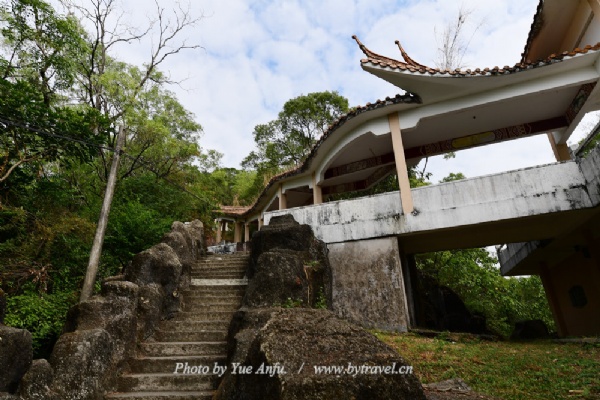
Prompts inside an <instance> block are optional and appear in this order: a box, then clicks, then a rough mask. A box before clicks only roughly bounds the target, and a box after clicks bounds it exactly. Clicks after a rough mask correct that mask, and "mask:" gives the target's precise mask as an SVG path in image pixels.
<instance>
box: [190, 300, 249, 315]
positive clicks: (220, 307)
mask: <svg viewBox="0 0 600 400" xmlns="http://www.w3.org/2000/svg"><path fill="white" fill-rule="evenodd" d="M238 308H240V302H239V301H236V302H235V303H230V304H223V303H218V304H213V303H205V302H202V301H198V302H192V303H189V302H186V303H185V305H184V306H183V309H182V311H183V312H192V313H193V312H199V313H203V312H213V311H236V310H237V309H238Z"/></svg>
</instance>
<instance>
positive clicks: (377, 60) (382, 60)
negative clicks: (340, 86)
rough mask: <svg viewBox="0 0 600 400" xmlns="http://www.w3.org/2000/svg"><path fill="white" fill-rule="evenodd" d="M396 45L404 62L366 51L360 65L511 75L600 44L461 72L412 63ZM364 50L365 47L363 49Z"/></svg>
mask: <svg viewBox="0 0 600 400" xmlns="http://www.w3.org/2000/svg"><path fill="white" fill-rule="evenodd" d="M396 44H398V46H399V47H400V52H401V53H402V57H403V58H404V59H405V60H406V62H402V61H394V60H393V59H391V58H388V57H384V56H380V55H378V54H376V53H373V52H371V51H370V50H368V49H367V50H368V53H367V52H365V54H366V55H367V57H368V58H367V59H363V60H361V63H362V64H366V63H371V64H375V65H379V66H380V67H388V68H391V69H400V70H403V71H409V72H411V73H421V74H425V73H429V74H430V75H437V74H441V75H446V74H448V75H452V76H474V75H479V76H486V75H498V74H511V73H515V72H519V71H522V70H527V69H531V68H536V67H539V66H542V65H549V64H552V63H555V62H558V61H562V60H563V59H564V58H565V57H575V56H577V55H580V54H586V53H587V52H589V51H598V50H600V42H598V43H596V44H595V45H593V46H592V45H587V46H585V47H583V48H580V47H576V48H575V49H573V50H571V51H563V52H562V53H559V54H551V55H550V56H548V57H546V58H541V59H539V60H536V61H529V62H518V63H516V64H515V65H514V66H512V67H511V66H508V65H505V66H504V67H502V68H501V67H498V66H495V67H493V68H483V69H482V68H476V69H474V70H471V69H466V70H463V69H460V68H456V69H454V70H451V69H439V68H432V67H427V66H425V65H422V64H419V63H417V62H416V61H414V60H413V59H412V58H410V57H409V56H408V54H406V52H405V51H404V49H403V48H402V46H400V42H399V41H396ZM361 45H362V43H361ZM363 46H364V45H363ZM365 49H366V47H365ZM363 52H364V50H363ZM369 54H374V55H375V56H374V57H373V56H369Z"/></svg>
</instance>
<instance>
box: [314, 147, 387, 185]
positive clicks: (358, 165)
mask: <svg viewBox="0 0 600 400" xmlns="http://www.w3.org/2000/svg"><path fill="white" fill-rule="evenodd" d="M393 163H395V158H394V153H393V152H392V153H387V154H383V155H380V156H376V157H371V158H365V159H362V160H359V161H354V162H351V163H348V164H344V165H339V166H337V167H332V168H329V169H328V170H327V171H325V179H330V178H335V177H336V176H342V175H348V174H353V173H355V172H359V171H364V170H365V169H370V168H374V167H379V166H381V165H389V164H393Z"/></svg>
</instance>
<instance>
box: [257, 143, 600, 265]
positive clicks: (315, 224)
mask: <svg viewBox="0 0 600 400" xmlns="http://www.w3.org/2000/svg"><path fill="white" fill-rule="evenodd" d="M598 151H600V150H598ZM580 164H581V165H583V163H582V162H565V163H560V164H551V165H545V166H539V167H534V168H527V169H522V170H517V171H511V172H505V173H500V174H495V175H488V176H482V177H477V178H472V179H465V180H460V181H454V182H448V183H443V184H438V185H431V186H426V187H420V188H416V189H413V190H412V194H413V200H414V206H415V211H414V212H413V213H412V214H408V215H405V214H403V213H402V212H401V204H400V195H399V193H398V192H391V193H385V194H381V195H376V196H370V197H364V198H359V199H354V200H346V201H338V202H330V203H325V204H321V205H317V206H307V207H299V208H293V209H287V210H280V211H272V212H269V213H265V223H268V222H269V220H270V218H272V217H274V216H278V215H284V214H290V215H292V216H293V217H294V219H295V220H296V221H298V222H299V223H301V224H308V225H310V226H311V227H312V228H313V230H314V232H315V236H316V237H317V238H319V239H321V240H323V241H325V242H326V243H328V244H330V243H342V242H347V241H352V240H363V239H369V238H377V237H385V236H399V237H400V238H401V241H402V246H403V250H404V251H405V252H407V253H416V252H425V251H434V250H440V249H448V248H457V247H475V246H482V245H489V244H497V243H506V242H515V241H527V240H533V239H539V238H541V237H551V236H552V235H554V234H556V233H558V232H559V231H560V229H561V228H562V222H563V221H568V220H571V219H572V216H571V215H570V214H569V213H573V212H577V210H586V209H589V208H592V207H595V206H597V205H598V204H599V201H600V196H599V195H598V192H599V190H600V189H599V188H598V186H599V185H598V179H600V178H598V175H600V174H599V172H598V169H596V170H595V171H593V168H597V166H596V164H600V161H597V160H596V159H595V158H594V159H593V160H589V161H588V160H587V159H586V164H585V168H584V167H583V166H582V167H581V168H580ZM558 218H563V219H562V220H559V219H558Z"/></svg>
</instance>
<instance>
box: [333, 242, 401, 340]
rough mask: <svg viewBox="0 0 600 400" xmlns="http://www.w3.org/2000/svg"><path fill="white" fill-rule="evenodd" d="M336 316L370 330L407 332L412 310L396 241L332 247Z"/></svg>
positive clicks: (341, 244) (355, 243)
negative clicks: (407, 296)
mask: <svg viewBox="0 0 600 400" xmlns="http://www.w3.org/2000/svg"><path fill="white" fill-rule="evenodd" d="M329 262H330V264H331V269H332V305H333V312H334V313H335V314H336V315H338V316H340V317H342V318H346V319H348V320H350V321H353V322H355V323H357V324H359V325H362V326H364V327H368V328H378V329H385V330H391V331H400V332H406V331H407V329H408V325H409V323H408V321H409V317H408V307H407V304H406V294H405V288H404V279H403V276H402V265H401V264H400V257H399V253H398V241H397V240H396V238H382V239H372V240H362V241H357V242H348V243H337V244H330V245H329Z"/></svg>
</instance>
